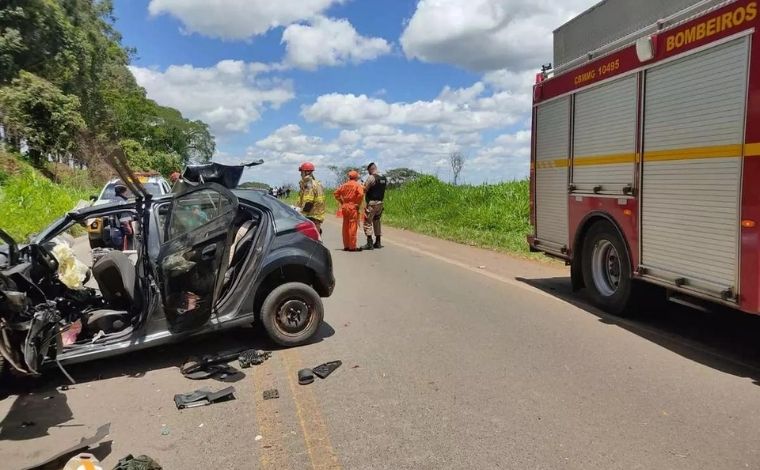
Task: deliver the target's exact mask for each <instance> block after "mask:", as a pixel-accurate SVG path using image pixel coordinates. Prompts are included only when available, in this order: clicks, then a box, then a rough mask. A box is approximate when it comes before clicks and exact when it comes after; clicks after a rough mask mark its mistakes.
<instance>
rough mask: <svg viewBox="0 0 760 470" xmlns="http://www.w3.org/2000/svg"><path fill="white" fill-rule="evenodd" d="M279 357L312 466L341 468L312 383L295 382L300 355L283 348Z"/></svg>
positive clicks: (292, 350)
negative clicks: (282, 361) (283, 363)
mask: <svg viewBox="0 0 760 470" xmlns="http://www.w3.org/2000/svg"><path fill="white" fill-rule="evenodd" d="M282 357H283V359H284V362H285V369H286V372H287V375H288V383H289V384H290V390H291V392H292V393H293V401H294V402H295V404H296V412H297V413H298V420H299V421H300V423H301V430H302V431H303V437H304V441H305V442H306V450H307V451H308V452H309V461H310V462H311V466H312V468H314V469H319V470H321V469H340V468H341V466H340V464H339V463H338V456H337V455H336V453H335V450H334V449H333V447H332V444H331V443H330V436H329V434H328V431H327V426H326V425H325V421H324V419H323V418H322V413H321V412H320V411H319V404H318V403H317V399H316V397H315V396H314V392H313V391H312V390H311V387H313V386H314V385H300V384H299V383H298V370H299V368H300V367H301V357H300V355H299V353H298V350H297V349H287V350H285V351H282ZM317 380H319V379H317Z"/></svg>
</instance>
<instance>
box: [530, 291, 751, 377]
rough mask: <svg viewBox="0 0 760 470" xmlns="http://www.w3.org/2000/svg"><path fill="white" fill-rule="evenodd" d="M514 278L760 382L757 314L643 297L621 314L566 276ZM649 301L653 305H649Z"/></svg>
mask: <svg viewBox="0 0 760 470" xmlns="http://www.w3.org/2000/svg"><path fill="white" fill-rule="evenodd" d="M517 280H518V281H521V282H524V283H526V284H529V285H531V286H533V287H535V288H537V289H540V290H542V291H544V292H547V293H549V294H551V295H553V296H555V297H557V298H560V299H562V300H564V301H566V302H568V303H570V304H572V305H574V306H576V307H578V308H580V309H582V310H584V311H586V312H588V313H589V314H591V315H594V316H596V317H598V318H599V321H600V322H602V323H605V324H608V325H615V326H618V327H620V328H623V329H625V330H627V331H630V332H631V333H634V334H636V335H638V336H640V337H642V338H646V339H647V340H649V341H651V342H653V343H656V344H658V345H660V346H662V347H664V348H667V349H669V350H670V351H673V352H675V353H676V354H679V355H681V356H683V357H685V358H688V359H690V360H693V361H696V362H699V363H700V364H703V365H706V366H708V367H711V368H713V369H715V370H719V371H722V372H725V373H728V374H732V375H736V376H739V377H747V378H750V379H752V380H753V382H754V383H755V384H756V385H760V317H758V316H755V315H748V314H746V313H742V312H739V311H736V310H732V309H729V308H725V307H721V306H715V307H714V309H713V310H712V311H710V312H702V311H699V310H695V309H691V308H688V307H684V306H681V305H677V304H674V303H671V302H668V301H666V300H664V299H663V300H656V301H651V300H652V299H646V300H647V308H646V310H644V311H642V312H641V314H640V315H638V316H636V317H634V318H630V319H629V318H621V317H617V316H614V315H610V314H607V313H605V312H602V311H601V310H599V309H597V308H595V307H593V306H591V305H590V304H589V303H588V302H587V301H586V300H585V298H584V296H583V292H577V293H573V292H572V290H571V286H570V278H569V277H555V278H547V279H524V278H517ZM649 304H651V306H650V305H649Z"/></svg>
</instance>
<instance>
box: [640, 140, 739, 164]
mask: <svg viewBox="0 0 760 470" xmlns="http://www.w3.org/2000/svg"><path fill="white" fill-rule="evenodd" d="M741 154H742V145H741V144H736V145H715V146H712V147H691V148H683V149H673V150H657V151H649V152H644V161H645V162H647V161H650V162H664V161H673V160H697V159H704V158H728V157H740V156H741Z"/></svg>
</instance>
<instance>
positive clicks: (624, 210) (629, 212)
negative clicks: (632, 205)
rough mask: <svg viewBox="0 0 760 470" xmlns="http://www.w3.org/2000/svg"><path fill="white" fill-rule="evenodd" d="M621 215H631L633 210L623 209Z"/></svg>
mask: <svg viewBox="0 0 760 470" xmlns="http://www.w3.org/2000/svg"><path fill="white" fill-rule="evenodd" d="M623 215H626V216H628V217H630V216H632V215H633V211H632V210H631V209H623Z"/></svg>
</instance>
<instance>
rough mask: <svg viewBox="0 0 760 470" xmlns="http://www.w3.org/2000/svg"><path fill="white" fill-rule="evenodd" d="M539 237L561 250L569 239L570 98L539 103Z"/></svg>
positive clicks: (545, 245) (537, 197)
mask: <svg viewBox="0 0 760 470" xmlns="http://www.w3.org/2000/svg"><path fill="white" fill-rule="evenodd" d="M536 118H537V119H536V121H537V124H536V207H535V211H536V238H538V240H540V241H541V243H542V244H543V245H544V247H545V248H550V249H553V251H560V250H561V249H562V248H563V247H565V246H567V243H568V237H569V235H568V228H567V225H568V224H567V217H568V215H567V182H568V180H567V170H568V166H567V163H568V152H569V150H570V142H569V140H570V98H569V97H565V98H560V99H557V100H554V101H550V102H548V103H546V104H542V105H539V107H538V110H537V116H536Z"/></svg>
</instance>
